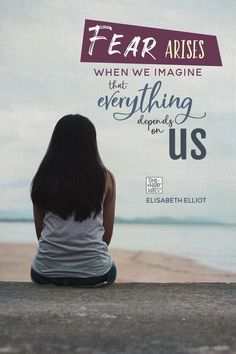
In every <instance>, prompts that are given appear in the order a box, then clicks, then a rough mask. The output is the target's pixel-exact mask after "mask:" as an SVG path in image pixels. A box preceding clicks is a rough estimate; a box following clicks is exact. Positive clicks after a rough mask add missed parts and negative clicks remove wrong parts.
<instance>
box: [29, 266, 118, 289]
mask: <svg viewBox="0 0 236 354" xmlns="http://www.w3.org/2000/svg"><path fill="white" fill-rule="evenodd" d="M116 274H117V271H116V266H115V263H114V262H113V264H112V266H111V268H110V270H109V271H108V272H107V273H106V274H104V275H100V276H97V277H90V278H78V277H49V276H45V275H42V274H39V273H37V272H36V271H35V270H34V269H33V268H32V267H31V270H30V275H31V280H32V281H33V282H34V283H38V284H54V285H71V286H85V287H86V286H102V285H106V284H111V283H113V282H114V281H115V279H116Z"/></svg>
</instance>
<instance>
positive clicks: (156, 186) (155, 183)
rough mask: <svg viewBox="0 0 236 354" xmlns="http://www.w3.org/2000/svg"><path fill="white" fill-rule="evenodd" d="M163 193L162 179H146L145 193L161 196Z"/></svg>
mask: <svg viewBox="0 0 236 354" xmlns="http://www.w3.org/2000/svg"><path fill="white" fill-rule="evenodd" d="M162 192H163V177H146V193H155V194H161V193H162Z"/></svg>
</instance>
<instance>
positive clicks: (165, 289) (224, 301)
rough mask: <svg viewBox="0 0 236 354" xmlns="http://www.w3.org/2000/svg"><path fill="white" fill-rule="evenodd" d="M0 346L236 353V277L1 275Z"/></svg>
mask: <svg viewBox="0 0 236 354" xmlns="http://www.w3.org/2000/svg"><path fill="white" fill-rule="evenodd" d="M0 329H1V332H0V353H24V354H27V353H40V354H44V353H89V354H90V353H98V354H102V353H111V354H112V353H131V354H133V353H134V354H136V353H145V354H149V353H155V354H156V353H160V354H167V353H168V354H175V353H179V354H184V353H190V354H195V353H200V354H202V353H203V354H211V353H218V354H224V353H227V354H228V353H232V354H233V353H234V354H235V353H236V284H224V283H209V284H208V283H189V284H174V283H172V284H158V283H117V284H112V285H109V286H107V287H103V288H95V289H90V288H73V287H57V286H53V285H37V284H33V283H17V282H0Z"/></svg>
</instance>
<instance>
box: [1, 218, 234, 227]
mask: <svg viewBox="0 0 236 354" xmlns="http://www.w3.org/2000/svg"><path fill="white" fill-rule="evenodd" d="M0 222H15V223H17V222H25V223H27V222H28V223H31V222H34V219H33V218H32V217H0ZM114 223H116V224H146V225H148V224H149V225H206V226H207V225H212V226H213V225H215V226H216V225H217V226H236V223H230V222H228V223H226V222H222V221H213V220H207V219H203V220H199V219H194V218H191V217H189V218H185V219H177V218H173V217H169V216H160V217H148V218H144V217H134V218H124V217H119V216H117V217H115V220H114Z"/></svg>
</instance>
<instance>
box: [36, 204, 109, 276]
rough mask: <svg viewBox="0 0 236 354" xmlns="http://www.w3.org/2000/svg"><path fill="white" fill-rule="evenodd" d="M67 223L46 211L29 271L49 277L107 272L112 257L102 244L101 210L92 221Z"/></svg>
mask: <svg viewBox="0 0 236 354" xmlns="http://www.w3.org/2000/svg"><path fill="white" fill-rule="evenodd" d="M93 216H94V213H92V214H91V217H89V218H87V219H86V220H83V221H82V222H80V221H75V220H74V216H73V215H72V216H71V217H70V218H68V219H67V220H63V219H62V218H60V216H58V215H56V214H53V213H52V212H47V213H46V215H45V217H44V220H43V230H42V233H41V237H40V239H39V247H38V251H37V254H36V256H35V258H34V260H33V263H32V267H33V269H34V270H35V271H36V272H38V273H40V274H42V275H45V276H51V277H81V278H87V277H94V276H100V275H103V274H105V273H107V272H108V271H109V270H110V268H111V266H112V262H113V260H112V258H111V256H110V255H109V253H108V247H107V244H106V243H105V242H104V241H103V239H102V237H103V234H104V227H103V209H102V210H101V212H100V213H99V214H98V215H97V216H96V218H95V219H93Z"/></svg>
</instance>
